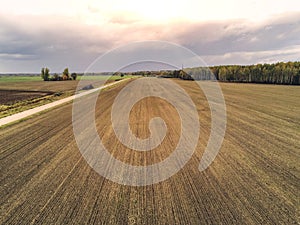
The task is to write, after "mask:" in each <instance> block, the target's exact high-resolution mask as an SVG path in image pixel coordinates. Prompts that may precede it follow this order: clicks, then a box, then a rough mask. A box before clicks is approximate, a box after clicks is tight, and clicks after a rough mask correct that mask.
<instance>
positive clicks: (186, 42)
mask: <svg viewBox="0 0 300 225" xmlns="http://www.w3.org/2000/svg"><path fill="white" fill-rule="evenodd" d="M299 37H300V13H294V14H282V15H277V16H274V17H273V18H272V19H269V20H266V21H263V22H249V21H246V20H231V21H221V22H207V23H183V22H174V23H168V24H146V23H143V21H138V20H135V19H134V18H123V17H120V16H117V15H116V17H113V18H111V20H108V21H106V22H105V23H104V24H102V25H97V26H96V25H87V24H84V23H82V22H81V21H80V20H77V19H74V18H69V17H63V16H47V17H45V16H8V15H6V16H4V15H2V16H0V72H24V70H26V71H28V72H34V71H36V72H38V71H39V70H40V68H41V67H42V66H45V65H47V66H49V67H51V68H52V71H53V70H54V71H60V70H61V69H62V68H64V67H65V66H69V67H71V69H73V70H77V71H84V70H85V68H86V67H87V66H88V65H89V64H90V63H91V62H92V61H93V60H94V59H95V58H96V57H97V56H99V55H101V54H103V53H105V52H106V51H108V50H110V49H112V48H115V47H117V46H121V45H124V44H126V43H129V42H132V41H144V40H164V41H170V42H174V43H177V44H180V45H183V46H185V47H187V48H189V49H190V50H192V51H193V52H195V53H196V54H198V55H200V56H201V57H203V58H204V59H205V60H206V61H207V63H208V64H249V63H259V62H272V61H282V60H298V59H299V57H300V56H299V54H300V53H299V50H300V39H299ZM132 54H135V53H134V52H133V53H132ZM138 54H141V53H140V52H139V53H138ZM103 70H105V69H103Z"/></svg>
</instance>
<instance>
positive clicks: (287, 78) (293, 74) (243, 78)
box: [210, 62, 300, 85]
mask: <svg viewBox="0 0 300 225" xmlns="http://www.w3.org/2000/svg"><path fill="white" fill-rule="evenodd" d="M210 69H211V71H212V72H213V74H214V75H215V77H216V79H217V80H220V81H228V82H246V83H267V84H290V85H296V84H300V62H287V63H284V62H279V63H275V64H257V65H250V66H239V65H231V66H214V67H211V68H210Z"/></svg>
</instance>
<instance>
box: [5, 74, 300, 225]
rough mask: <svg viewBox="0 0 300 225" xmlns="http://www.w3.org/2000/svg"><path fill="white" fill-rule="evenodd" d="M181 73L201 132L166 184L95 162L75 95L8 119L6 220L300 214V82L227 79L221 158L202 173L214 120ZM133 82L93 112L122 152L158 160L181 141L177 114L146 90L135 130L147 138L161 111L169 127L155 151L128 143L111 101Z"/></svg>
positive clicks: (225, 219)
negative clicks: (102, 171)
mask: <svg viewBox="0 0 300 225" xmlns="http://www.w3.org/2000/svg"><path fill="white" fill-rule="evenodd" d="M153 79H156V78H153ZM176 82H177V83H178V84H180V85H181V86H182V87H183V88H185V89H186V90H187V92H188V93H189V94H190V96H191V97H192V99H193V101H194V102H195V104H196V105H197V110H198V112H199V118H200V125H201V131H200V138H199V142H198V146H197V149H196V151H195V153H194V155H193V157H192V158H191V160H190V161H189V162H188V163H187V164H186V166H185V167H184V168H183V169H182V170H180V171H179V172H178V173H177V174H175V175H174V176H172V177H171V178H169V179H168V180H166V181H163V182H160V183H158V184H153V185H149V186H144V187H131V186H124V185H120V184H117V183H113V182H111V181H109V180H107V179H105V178H103V177H101V176H100V175H99V174H97V173H96V172H95V171H94V170H93V169H92V168H90V166H89V165H88V164H87V163H86V161H85V160H84V158H83V157H82V156H81V154H80V152H79V150H78V147H77V144H76V141H75V138H74V135H73V128H72V104H67V105H63V106H61V107H59V108H55V109H53V110H50V111H48V112H45V113H43V114H41V115H38V116H36V117H34V118H30V119H28V120H26V121H22V122H20V123H17V124H13V125H11V126H8V127H5V128H1V129H0V196H1V198H0V223H2V224H297V223H299V220H298V219H299V214H297V213H299V211H298V212H297V210H299V183H300V181H299V178H300V170H299V153H300V150H299V146H300V139H299V133H300V113H299V112H300V105H299V96H300V88H299V87H295V86H273V85H253V84H227V83H224V84H221V87H222V90H223V93H224V97H225V101H226V107H227V130H226V135H225V139H224V142H223V145H222V148H221V150H220V152H219V154H218V156H217V157H216V159H215V161H214V162H213V163H212V164H211V165H210V167H209V168H208V169H206V170H205V171H203V172H200V171H199V170H198V166H199V162H200V159H201V157H202V154H203V152H204V149H205V146H206V144H207V142H208V137H209V134H210V127H211V123H210V121H211V114H210V110H209V106H208V103H207V101H206V99H205V97H204V95H199V94H198V93H199V92H198V91H196V90H197V88H198V86H197V85H195V84H194V83H193V82H191V81H180V80H176ZM125 85H126V82H124V83H122V84H120V85H118V86H116V87H114V88H111V89H107V90H105V91H103V92H102V93H101V96H100V98H99V99H98V102H99V104H97V107H96V113H95V118H96V123H97V129H98V133H99V136H100V137H101V138H102V140H103V143H104V145H105V146H106V147H107V148H108V149H109V151H110V152H111V154H112V155H113V156H114V157H115V158H117V159H119V160H121V161H124V162H126V163H130V164H132V165H145V164H149V163H150V164H151V163H156V162H159V161H161V160H163V159H165V158H166V157H168V155H169V154H171V152H172V150H173V149H174V148H175V147H176V143H177V142H178V139H179V135H180V134H179V132H180V123H179V116H178V114H177V113H176V110H175V109H174V108H173V107H172V106H171V105H170V104H168V103H167V102H165V101H163V100H161V99H158V98H154V97H148V98H146V99H144V100H143V101H140V102H138V103H137V104H136V105H135V106H134V108H133V109H132V112H131V114H130V126H131V128H132V131H133V133H135V134H136V135H137V136H138V137H140V138H145V137H147V136H148V135H149V130H148V122H149V120H150V119H151V118H152V117H155V116H160V117H161V118H163V119H164V120H165V122H166V124H167V126H168V133H167V136H166V138H165V140H164V142H163V143H162V144H161V145H160V146H159V147H157V148H156V149H155V150H152V151H149V152H136V151H133V150H130V149H126V148H125V147H124V146H123V145H122V144H120V143H119V142H118V140H117V138H116V137H115V136H114V134H113V129H112V127H111V123H110V115H111V114H110V113H111V107H112V103H113V101H114V98H115V97H116V95H117V94H118V93H119V92H120V90H121V89H122V87H124V86H125ZM153 88H154V87H153ZM83 116H84V115H83Z"/></svg>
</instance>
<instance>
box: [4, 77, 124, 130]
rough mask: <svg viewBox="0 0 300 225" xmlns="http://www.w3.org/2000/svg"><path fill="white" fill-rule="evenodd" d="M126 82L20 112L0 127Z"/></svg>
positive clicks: (7, 119)
mask: <svg viewBox="0 0 300 225" xmlns="http://www.w3.org/2000/svg"><path fill="white" fill-rule="evenodd" d="M124 80H126V79H122V80H120V81H116V82H114V83H109V84H106V85H104V86H102V87H99V88H94V89H91V90H89V91H85V92H82V93H79V94H77V95H73V96H70V97H67V98H64V99H61V100H58V101H55V102H51V103H48V104H46V105H42V106H39V107H36V108H33V109H29V110H26V111H23V112H20V113H16V114H13V115H11V116H7V117H4V118H1V119H0V127H1V126H3V125H6V124H9V123H13V122H16V121H18V120H21V119H24V118H26V117H29V116H32V115H34V114H36V113H39V112H42V111H45V110H47V109H50V108H53V107H56V106H59V105H61V104H64V103H67V102H70V101H73V100H74V99H75V98H80V97H82V96H85V95H88V94H91V93H93V92H97V91H99V90H102V89H104V88H107V87H110V86H112V85H115V84H118V83H120V82H123V81H124Z"/></svg>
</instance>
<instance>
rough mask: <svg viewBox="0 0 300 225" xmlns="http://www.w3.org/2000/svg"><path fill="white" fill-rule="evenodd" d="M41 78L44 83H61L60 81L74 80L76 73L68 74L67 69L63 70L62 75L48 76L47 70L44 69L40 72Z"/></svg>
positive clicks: (48, 71)
mask: <svg viewBox="0 0 300 225" xmlns="http://www.w3.org/2000/svg"><path fill="white" fill-rule="evenodd" d="M41 78H42V79H43V80H44V81H62V80H76V78H77V73H71V74H70V73H69V69H68V68H65V69H64V71H63V73H62V74H57V73H54V74H53V75H50V70H49V68H47V67H45V68H42V70H41Z"/></svg>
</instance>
